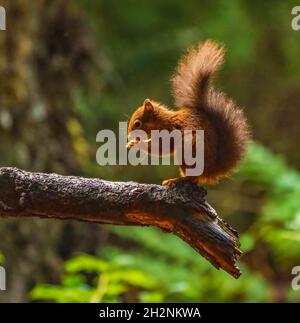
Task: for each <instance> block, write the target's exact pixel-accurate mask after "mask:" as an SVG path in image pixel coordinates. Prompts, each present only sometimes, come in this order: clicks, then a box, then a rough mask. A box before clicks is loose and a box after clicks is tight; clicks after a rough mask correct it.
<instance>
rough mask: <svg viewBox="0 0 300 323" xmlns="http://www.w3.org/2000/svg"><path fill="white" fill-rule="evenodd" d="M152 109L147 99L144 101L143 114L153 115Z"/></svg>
mask: <svg viewBox="0 0 300 323" xmlns="http://www.w3.org/2000/svg"><path fill="white" fill-rule="evenodd" d="M153 111H154V108H153V104H152V102H151V101H150V100H149V99H146V100H145V101H144V112H145V113H153Z"/></svg>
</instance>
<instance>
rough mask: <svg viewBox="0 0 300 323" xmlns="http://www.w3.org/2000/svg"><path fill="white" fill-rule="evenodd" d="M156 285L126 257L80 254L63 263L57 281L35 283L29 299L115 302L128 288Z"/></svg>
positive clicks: (147, 289)
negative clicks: (119, 259)
mask: <svg viewBox="0 0 300 323" xmlns="http://www.w3.org/2000/svg"><path fill="white" fill-rule="evenodd" d="M155 287H156V282H155V281H154V280H153V279H152V278H151V277H150V276H149V275H147V274H145V273H144V272H143V271H141V270H138V269H136V268H134V267H133V266H132V265H131V264H130V263H129V262H127V263H126V261H125V262H124V261H122V262H120V261H118V260H115V259H113V260H111V261H104V260H101V259H98V258H97V257H94V256H90V255H81V256H78V257H75V258H72V259H70V260H69V261H67V262H66V263H65V275H64V277H63V278H62V281H61V284H60V285H57V286H55V285H45V284H41V285H38V286H36V287H35V288H34V289H33V290H32V291H31V293H30V297H31V299H33V300H48V301H49V300H51V301H56V302H117V301H121V298H120V295H122V294H123V293H125V292H127V291H128V290H130V289H132V290H135V291H136V293H137V295H139V294H140V291H148V293H149V295H151V290H152V289H154V288H155Z"/></svg>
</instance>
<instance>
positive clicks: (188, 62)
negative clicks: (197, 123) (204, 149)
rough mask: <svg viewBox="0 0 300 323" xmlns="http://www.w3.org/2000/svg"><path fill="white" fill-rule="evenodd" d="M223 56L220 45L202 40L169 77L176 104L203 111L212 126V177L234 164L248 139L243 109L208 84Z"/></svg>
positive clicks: (243, 150)
mask: <svg viewBox="0 0 300 323" xmlns="http://www.w3.org/2000/svg"><path fill="white" fill-rule="evenodd" d="M224 55H225V49H224V47H222V46H221V45H219V44H218V43H216V42H214V41H211V40H208V41H205V42H204V43H201V44H200V45H198V47H196V48H194V49H191V50H189V51H188V53H187V55H186V56H185V57H183V59H182V60H181V61H180V62H179V66H178V70H177V75H175V77H174V78H173V88H174V97H175V101H176V104H177V106H178V107H187V108H192V109H196V110H198V111H199V110H200V111H202V112H204V113H205V115H206V116H207V117H208V118H209V120H210V124H211V125H212V126H213V127H214V133H215V135H216V140H217V142H216V147H215V155H214V158H215V166H214V167H212V170H213V171H214V172H215V173H213V172H212V173H211V174H207V175H209V176H211V177H215V178H218V177H219V176H223V175H227V174H228V173H229V172H230V171H231V169H232V168H233V167H234V166H236V164H237V162H238V161H239V160H240V159H241V158H242V157H243V155H244V153H245V150H246V147H247V144H248V142H249V138H250V134H249V128H248V124H247V121H246V118H245V116H244V113H243V111H242V110H240V109H239V108H238V106H237V105H236V104H235V103H234V102H233V101H232V100H231V99H230V98H228V97H227V96H226V95H225V94H224V93H220V92H217V91H215V90H214V89H213V87H210V86H209V85H210V84H209V83H210V80H211V78H212V76H213V74H214V73H215V72H216V71H217V70H218V69H219V68H220V66H221V65H222V63H223V62H224ZM210 144H211V143H210Z"/></svg>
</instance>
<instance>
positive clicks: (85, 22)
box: [0, 0, 300, 302]
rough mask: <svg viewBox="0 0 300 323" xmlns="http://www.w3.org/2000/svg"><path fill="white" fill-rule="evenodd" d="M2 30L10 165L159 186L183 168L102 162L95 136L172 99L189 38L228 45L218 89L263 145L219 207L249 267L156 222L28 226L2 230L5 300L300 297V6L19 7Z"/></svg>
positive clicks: (1, 157) (1, 144)
mask: <svg viewBox="0 0 300 323" xmlns="http://www.w3.org/2000/svg"><path fill="white" fill-rule="evenodd" d="M0 5H2V6H4V7H5V8H6V12H7V30H6V31H1V32H0V166H17V167H20V168H23V169H26V170H31V171H41V172H56V173H60V174H72V175H82V176H91V177H100V178H104V179H108V180H118V181H121V180H135V181H141V182H149V183H150V182H151V183H160V182H161V181H162V180H163V179H165V178H169V177H174V176H176V175H177V169H176V167H167V166H162V167H157V166H155V167H154V166H153V167H150V166H147V167H146V166H141V167H131V166H114V167H108V166H107V167H100V166H98V165H97V163H96V159H95V155H96V150H97V148H98V145H97V143H96V140H95V138H96V134H97V132H98V131H99V130H101V129H115V130H117V129H118V122H119V121H126V120H127V119H128V117H129V115H130V114H131V112H132V111H133V110H134V109H135V107H136V106H138V105H139V104H141V102H142V101H143V100H144V99H145V98H146V97H150V98H155V99H157V100H160V101H163V102H165V103H166V104H169V105H170V106H172V104H173V101H172V96H171V94H170V82H169V79H170V76H171V75H172V74H173V72H174V68H175V65H176V62H177V60H178V58H179V57H180V55H181V54H182V53H183V52H184V50H185V49H186V48H187V47H190V46H192V45H194V44H196V43H197V42H199V41H200V40H205V39H207V38H212V39H215V40H218V41H221V42H223V43H225V44H226V46H227V48H228V54H227V60H226V64H225V66H224V68H223V69H222V71H221V73H220V75H219V76H218V77H217V79H216V81H215V83H216V86H218V87H219V88H221V89H222V90H224V91H226V92H227V93H228V94H229V95H230V96H232V97H233V98H234V99H235V100H236V101H237V102H238V103H239V104H240V105H241V106H243V107H244V109H245V113H246V115H247V116H248V118H249V122H250V124H251V128H252V132H253V139H254V143H253V144H252V145H251V147H250V149H249V152H248V154H247V157H246V159H245V161H244V162H243V163H242V165H241V166H240V169H239V172H238V173H237V174H236V175H235V176H234V177H233V178H231V179H228V180H225V181H224V182H222V184H220V185H218V186H216V187H210V188H208V201H209V202H210V203H211V204H212V205H213V206H214V207H215V208H216V210H218V213H219V215H220V216H221V217H223V218H225V219H226V220H227V221H228V222H229V223H230V224H231V225H233V226H234V227H235V228H236V229H237V230H238V231H239V232H241V242H242V249H243V251H244V253H245V254H244V256H243V258H242V259H241V262H240V267H241V269H242V272H243V275H242V276H241V277H240V278H239V279H238V280H234V279H233V278H232V277H230V276H229V275H228V274H226V273H225V272H222V271H217V270H216V269H215V268H213V267H212V266H211V265H210V264H209V263H208V262H206V261H205V260H204V259H202V258H201V257H200V256H199V255H198V254H197V253H196V252H194V251H193V250H192V249H191V248H190V247H188V246H187V245H186V244H185V243H184V242H182V241H179V239H178V238H176V237H174V236H171V235H167V234H165V233H162V232H160V231H158V230H155V229H152V228H127V227H126V228H123V227H113V226H100V225H95V224H86V223H75V222H60V221H54V220H53V221H51V220H37V219H26V220H25V219H22V220H14V219H7V220H2V221H1V223H0V237H1V239H0V263H1V264H2V265H3V266H4V267H5V268H6V271H7V276H8V282H7V289H8V290H7V291H6V292H1V293H0V301H8V302H12V301H15V302H18V301H23V302H24V301H26V302H27V301H57V302H66V301H74V302H106V301H114V302H131V301H139V302H144V301H157V302H159V301H161V302H167V301H168V302H177V301H184V302H189V301H193V302H198V301H205V302H214V301H224V302H229V301H238V302H244V301H251V302H267V301H275V302H286V301H291V302H299V301H300V291H293V289H292V288H291V280H292V278H293V276H292V275H291V270H292V268H293V267H294V266H297V265H300V173H299V172H300V153H299V138H300V127H299V119H300V31H298V32H297V31H294V30H293V29H292V28H291V19H292V15H291V9H292V7H293V6H295V5H296V3H295V1H280V0H273V1H258V0H254V1H246V0H232V1H225V0H216V1H199V0H189V1H180V0H164V1H159V0H152V1H137V0H124V1H121V0H119V1H117V0H110V1H105V0H97V1H96V0H81V1H80V0H77V1H75V0H73V1H71V0H69V1H68V0H51V1H50V0H36V1H27V0H6V1H1V4H0Z"/></svg>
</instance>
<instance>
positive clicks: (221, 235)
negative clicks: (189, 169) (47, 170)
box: [0, 168, 241, 278]
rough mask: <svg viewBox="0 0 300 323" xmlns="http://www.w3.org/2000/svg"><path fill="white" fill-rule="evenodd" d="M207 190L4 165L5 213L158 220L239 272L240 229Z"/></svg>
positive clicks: (0, 190)
mask: <svg viewBox="0 0 300 323" xmlns="http://www.w3.org/2000/svg"><path fill="white" fill-rule="evenodd" d="M205 195H206V191H205V190H204V189H203V188H202V187H198V186H195V185H193V184H189V183H184V182H183V183H181V184H179V185H177V186H175V187H173V188H166V187H164V186H160V185H152V184H139V183H134V182H126V183H121V182H108V181H104V180H100V179H88V178H81V177H74V176H60V175H56V174H41V173H29V172H25V171H22V170H19V169H16V168H0V218H1V217H2V218H3V217H18V218H22V217H42V218H56V219H65V220H66V219H72V220H80V221H89V222H97V223H103V224H116V225H137V226H149V225H151V226H156V227H158V228H160V229H162V230H164V231H167V232H172V233H173V234H175V235H177V236H178V237H180V238H181V239H183V240H185V241H186V242H187V243H188V244H189V245H190V246H191V247H192V248H194V249H195V250H196V251H197V252H199V253H200V254H201V255H202V256H204V257H205V258H206V259H207V260H209V261H210V262H211V263H212V264H213V265H214V266H215V267H216V268H218V269H219V268H222V269H224V270H225V271H227V272H228V273H230V274H231V275H232V276H234V277H236V278H238V277H239V276H240V271H239V269H238V267H237V266H236V261H237V259H238V258H239V256H240V255H241V251H240V250H239V240H238V233H237V232H236V231H235V230H233V229H232V228H231V227H230V226H229V225H228V224H226V223H225V222H224V221H223V220H221V219H220V218H219V217H218V216H217V214H216V211H215V210H214V209H213V208H212V207H211V206H210V205H209V204H208V203H207V202H206V201H205V199H204V198H205Z"/></svg>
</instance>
